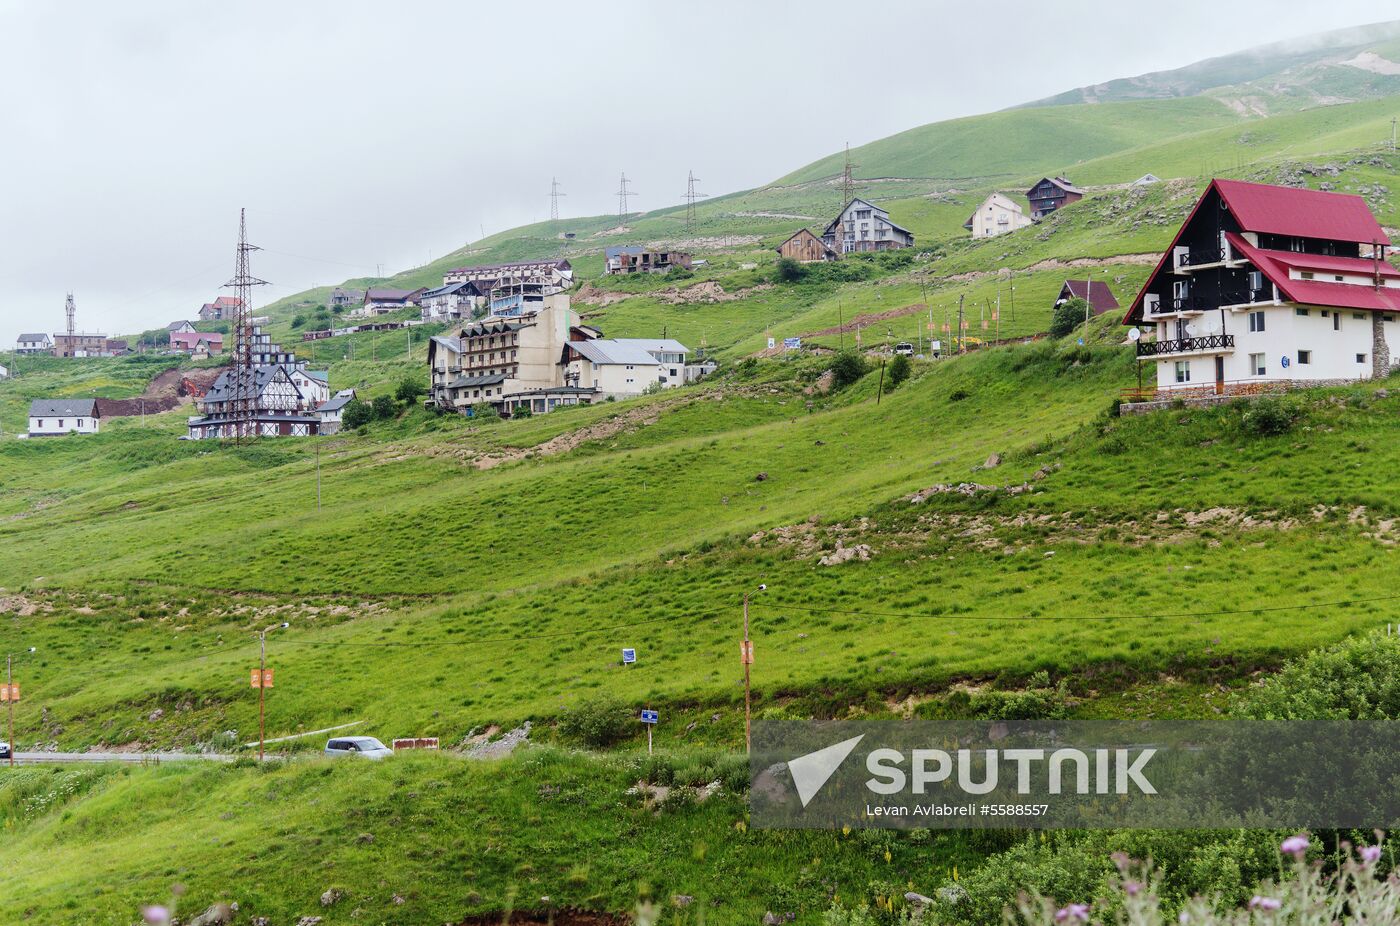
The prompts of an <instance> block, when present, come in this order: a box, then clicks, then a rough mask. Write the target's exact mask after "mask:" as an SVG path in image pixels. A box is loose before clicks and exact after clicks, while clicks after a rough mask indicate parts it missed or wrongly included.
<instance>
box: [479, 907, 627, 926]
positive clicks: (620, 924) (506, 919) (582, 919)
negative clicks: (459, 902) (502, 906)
mask: <svg viewBox="0 0 1400 926" xmlns="http://www.w3.org/2000/svg"><path fill="white" fill-rule="evenodd" d="M631 922H632V918H631V917H629V916H627V915H625V914H622V913H604V912H601V911H598V910H575V909H573V908H572V907H566V908H564V909H563V910H509V911H501V912H500V913H480V914H477V915H476V916H469V917H467V918H466V919H464V920H462V921H461V922H460V923H459V924H458V926H630V924H631Z"/></svg>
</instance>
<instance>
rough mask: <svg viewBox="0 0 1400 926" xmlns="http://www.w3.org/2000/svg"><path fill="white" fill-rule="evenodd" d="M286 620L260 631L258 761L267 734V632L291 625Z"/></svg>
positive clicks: (260, 759) (260, 757)
mask: <svg viewBox="0 0 1400 926" xmlns="http://www.w3.org/2000/svg"><path fill="white" fill-rule="evenodd" d="M290 626H291V625H290V624H288V623H287V622H286V621H283V622H282V623H280V624H273V625H272V626H271V627H264V628H263V629H262V630H261V631H259V632H258V761H259V762H261V761H262V760H263V739H264V737H265V735H266V724H265V718H266V712H265V710H264V705H265V704H266V701H267V634H268V631H270V630H279V629H282V628H285V627H290Z"/></svg>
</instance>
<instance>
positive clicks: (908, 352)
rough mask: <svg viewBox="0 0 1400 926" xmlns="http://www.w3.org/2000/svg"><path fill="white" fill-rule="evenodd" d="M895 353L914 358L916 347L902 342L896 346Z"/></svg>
mask: <svg viewBox="0 0 1400 926" xmlns="http://www.w3.org/2000/svg"><path fill="white" fill-rule="evenodd" d="M894 352H895V353H896V354H898V355H900V356H902V357H912V356H914V345H913V344H910V343H909V342H908V341H900V342H899V343H898V344H896V345H895V346H894Z"/></svg>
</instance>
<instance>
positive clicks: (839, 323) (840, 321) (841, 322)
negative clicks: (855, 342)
mask: <svg viewBox="0 0 1400 926" xmlns="http://www.w3.org/2000/svg"><path fill="white" fill-rule="evenodd" d="M841 302H842V300H841V297H840V296H837V297H836V337H837V338H838V339H839V340H838V343H839V344H840V345H841V350H842V351H845V349H846V320H845V318H844V317H843V316H844V314H845V313H843V312H842V311H841Z"/></svg>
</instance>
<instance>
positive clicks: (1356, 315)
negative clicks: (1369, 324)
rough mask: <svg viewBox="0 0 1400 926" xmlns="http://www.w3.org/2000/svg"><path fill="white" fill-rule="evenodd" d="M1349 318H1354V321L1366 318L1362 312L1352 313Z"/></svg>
mask: <svg viewBox="0 0 1400 926" xmlns="http://www.w3.org/2000/svg"><path fill="white" fill-rule="evenodd" d="M1351 317H1352V318H1355V319H1364V318H1365V317H1366V313H1364V312H1352V313H1351Z"/></svg>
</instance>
